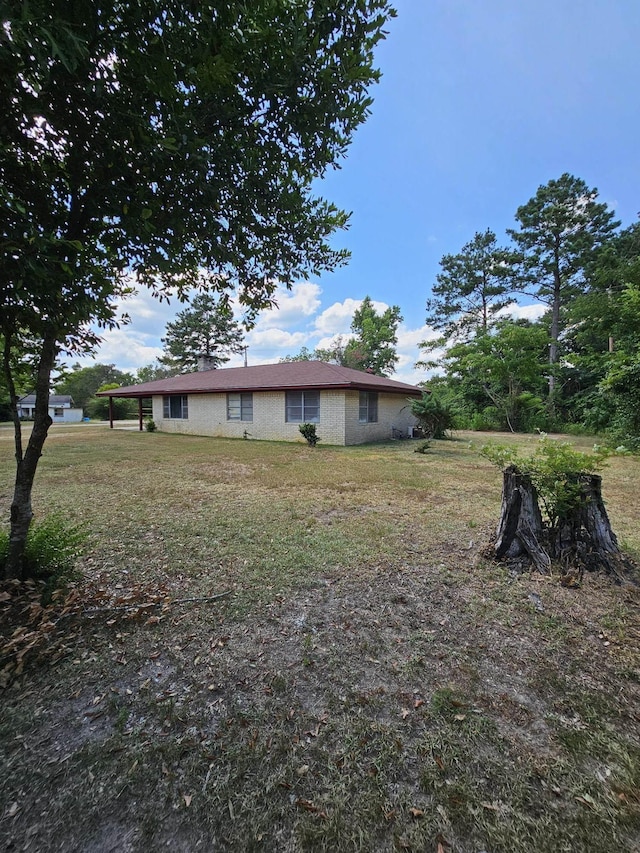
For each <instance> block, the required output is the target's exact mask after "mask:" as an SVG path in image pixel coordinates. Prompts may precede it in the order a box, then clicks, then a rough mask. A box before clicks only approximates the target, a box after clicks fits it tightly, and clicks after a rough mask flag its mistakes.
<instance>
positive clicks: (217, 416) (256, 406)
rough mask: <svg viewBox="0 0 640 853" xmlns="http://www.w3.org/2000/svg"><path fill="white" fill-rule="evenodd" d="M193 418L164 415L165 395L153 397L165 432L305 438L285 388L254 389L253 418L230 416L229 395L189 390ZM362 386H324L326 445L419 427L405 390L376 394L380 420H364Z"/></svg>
mask: <svg viewBox="0 0 640 853" xmlns="http://www.w3.org/2000/svg"><path fill="white" fill-rule="evenodd" d="M188 396H189V417H188V418H187V419H185V420H182V419H180V418H176V419H172V418H167V419H165V418H164V417H163V415H162V397H154V398H153V419H154V421H155V422H156V425H157V427H158V429H160V430H163V431H164V432H181V433H189V434H190V435H212V436H218V437H220V438H242V437H243V434H244V431H245V430H246V431H247V432H248V433H249V437H250V438H253V439H268V440H272V441H298V442H304V438H303V437H302V435H300V430H299V429H298V426H299V424H297V423H291V424H290V423H286V422H285V392H284V391H256V392H254V394H253V421H228V420H227V395H226V394H189V395H188ZM359 399H360V397H359V392H358V391H346V392H345V391H321V392H320V422H319V423H318V425H317V433H318V435H319V436H320V440H321V441H322V443H323V444H363V443H365V442H368V441H388V440H389V439H390V438H392V437H393V429H396V430H399V431H400V432H402V433H403V435H405V436H406V435H407V434H408V431H409V428H410V427H413V426H415V423H416V419H415V418H414V417H413V415H412V414H411V409H410V404H409V402H408V400H407V399H406V398H405V397H403V396H402V395H401V394H379V395H378V422H377V423H373V424H361V423H359V421H358V414H359Z"/></svg>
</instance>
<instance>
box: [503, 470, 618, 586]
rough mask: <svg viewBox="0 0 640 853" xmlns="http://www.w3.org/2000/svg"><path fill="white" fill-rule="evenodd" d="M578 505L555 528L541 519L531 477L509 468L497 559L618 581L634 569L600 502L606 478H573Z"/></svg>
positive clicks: (506, 471)
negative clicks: (593, 573) (605, 575)
mask: <svg viewBox="0 0 640 853" xmlns="http://www.w3.org/2000/svg"><path fill="white" fill-rule="evenodd" d="M575 486H576V496H577V497H576V501H575V504H574V506H572V507H571V508H570V510H569V511H568V512H566V514H564V515H563V516H562V517H561V518H559V519H557V521H556V523H555V524H554V525H551V524H546V523H545V522H544V520H543V518H542V513H541V511H540V505H539V502H538V493H537V491H536V488H535V486H534V485H533V483H532V481H531V478H530V477H529V476H528V475H526V474H522V473H521V472H520V471H518V469H517V467H516V466H515V465H510V466H509V467H508V468H506V469H505V470H504V472H503V488H502V508H501V511H500V521H499V523H498V530H497V535H496V542H495V545H494V554H495V557H496V559H506V560H511V561H514V562H518V563H520V564H529V565H533V566H534V567H535V568H536V569H537V570H538V571H540V572H545V573H546V572H548V571H550V569H551V566H552V564H554V563H555V564H557V565H558V566H559V568H560V570H561V571H562V572H563V573H567V572H570V571H577V572H579V573H580V574H582V572H583V571H584V570H585V569H586V570H588V571H598V570H602V571H605V572H608V573H610V574H612V575H614V576H615V578H616V579H617V580H619V581H622V580H623V579H625V577H624V575H625V573H626V572H627V571H628V570H631V569H632V568H633V565H632V563H631V561H630V560H629V559H628V558H626V557H625V556H624V554H623V553H622V551H621V550H620V547H619V545H618V540H617V539H616V535H615V533H614V532H613V530H612V529H611V523H610V521H609V517H608V515H607V511H606V509H605V506H604V502H603V500H602V477H600V476H598V475H597V474H579V475H577V476H576V477H575Z"/></svg>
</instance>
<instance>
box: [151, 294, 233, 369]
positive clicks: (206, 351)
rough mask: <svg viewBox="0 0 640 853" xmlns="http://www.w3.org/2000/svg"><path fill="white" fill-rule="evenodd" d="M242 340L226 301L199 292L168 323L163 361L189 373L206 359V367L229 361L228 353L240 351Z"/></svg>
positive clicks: (164, 339) (169, 365) (164, 340)
mask: <svg viewBox="0 0 640 853" xmlns="http://www.w3.org/2000/svg"><path fill="white" fill-rule="evenodd" d="M242 341H243V332H242V329H241V328H240V324H239V323H238V322H237V321H236V320H234V318H233V312H232V310H231V308H230V306H229V304H228V303H227V302H224V301H222V302H221V301H220V300H219V299H216V298H215V297H214V296H212V295H211V294H210V293H198V294H197V295H196V296H194V297H193V299H192V300H191V305H190V307H189V308H185V310H184V311H180V313H179V314H178V316H177V317H176V319H175V320H174V321H173V322H172V323H167V329H166V332H165V337H164V338H163V339H162V342H163V344H164V352H165V354H164V357H163V358H162V363H163V364H166V365H167V366H168V367H172V368H177V369H179V370H180V371H181V372H189V371H193V370H197V369H198V365H199V361H200V359H201V358H205V359H206V361H207V365H208V367H218V366H219V365H221V364H224V363H225V362H226V361H229V354H230V353H238V352H241V351H242V348H243V347H242Z"/></svg>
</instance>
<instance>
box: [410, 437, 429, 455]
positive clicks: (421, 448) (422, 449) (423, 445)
mask: <svg viewBox="0 0 640 853" xmlns="http://www.w3.org/2000/svg"><path fill="white" fill-rule="evenodd" d="M430 447H431V442H430V441H429V439H427V440H426V441H421V442H420V444H419V445H418V446H417V447H416V448H415V450H414V451H413V452H414V453H426V452H427V451H428V450H429V448H430Z"/></svg>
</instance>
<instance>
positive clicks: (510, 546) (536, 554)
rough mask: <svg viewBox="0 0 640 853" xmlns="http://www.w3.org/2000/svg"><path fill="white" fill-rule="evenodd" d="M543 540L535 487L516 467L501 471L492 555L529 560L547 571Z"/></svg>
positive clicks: (540, 515) (549, 559) (547, 559)
mask: <svg viewBox="0 0 640 853" xmlns="http://www.w3.org/2000/svg"><path fill="white" fill-rule="evenodd" d="M545 538H546V535H545V529H544V526H543V523H542V513H541V512H540V506H539V504H538V493H537V491H536V488H535V486H534V485H533V483H532V482H531V478H530V477H528V476H527V475H526V474H521V473H520V472H519V471H518V469H517V468H516V466H515V465H509V467H508V468H505V470H504V472H503V484H502V507H501V510H500V521H499V522H498V530H497V534H496V544H495V549H494V551H495V556H496V558H497V559H504V558H507V559H517V558H523V557H524V558H525V559H527V558H528V560H529V561H530V562H531V563H533V565H534V566H535V567H536V569H538V571H540V572H547V571H548V570H549V568H550V566H551V558H550V557H549V554H548V552H547V550H546V549H545V547H544V542H545Z"/></svg>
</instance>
